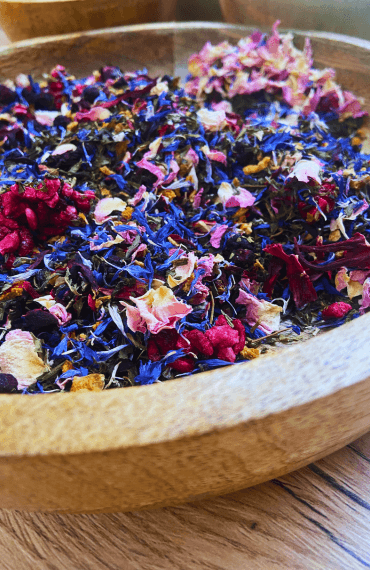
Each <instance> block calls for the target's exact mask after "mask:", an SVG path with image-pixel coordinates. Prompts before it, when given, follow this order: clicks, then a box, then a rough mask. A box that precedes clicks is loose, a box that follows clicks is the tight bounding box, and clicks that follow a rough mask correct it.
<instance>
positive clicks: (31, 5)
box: [0, 0, 177, 42]
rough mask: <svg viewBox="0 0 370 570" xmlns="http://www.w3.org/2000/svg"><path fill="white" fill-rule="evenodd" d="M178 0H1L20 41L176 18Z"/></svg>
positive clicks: (6, 24) (11, 34)
mask: <svg viewBox="0 0 370 570" xmlns="http://www.w3.org/2000/svg"><path fill="white" fill-rule="evenodd" d="M176 4H177V0H0V22H1V26H2V28H3V30H4V32H5V33H6V35H7V36H8V38H9V39H10V40H12V41H13V42H16V41H18V40H25V39H27V38H34V37H38V36H50V35H55V34H68V33H72V32H79V31H83V30H96V29H98V28H109V27H112V26H122V25H127V24H139V23H142V22H162V21H168V20H174V19H175V8H176Z"/></svg>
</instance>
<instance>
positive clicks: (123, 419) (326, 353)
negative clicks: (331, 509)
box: [0, 21, 370, 457]
mask: <svg viewBox="0 0 370 570" xmlns="http://www.w3.org/2000/svg"><path fill="white" fill-rule="evenodd" d="M194 29H196V30H203V31H207V30H212V29H217V30H229V31H235V32H238V33H241V32H243V33H245V34H247V33H249V32H250V31H251V30H253V29H255V28H254V27H251V26H249V27H248V26H243V25H233V24H223V23H217V22H197V21H196V22H184V23H175V22H173V23H160V24H144V25H143V24H139V25H132V26H118V27H115V28H107V29H101V30H93V31H87V32H79V33H73V34H63V35H58V36H48V37H44V38H36V39H30V40H23V41H20V42H16V43H14V44H12V45H10V46H5V47H3V48H1V49H0V56H4V55H7V54H8V53H11V52H14V51H16V50H17V49H19V48H25V47H26V48H27V47H32V46H34V45H36V44H37V45H40V44H48V43H55V42H62V41H66V40H71V39H74V38H81V36H82V37H94V36H100V35H107V34H121V33H122V34H130V33H137V32H141V31H145V32H162V31H169V32H171V31H173V32H182V31H193V30H194ZM290 31H291V32H292V33H293V34H295V35H299V36H301V37H310V38H314V39H321V38H322V39H325V40H330V41H333V42H340V43H345V44H351V45H355V46H357V47H359V48H363V49H365V50H366V51H368V52H369V55H370V41H367V40H363V39H360V38H352V37H350V36H345V35H341V34H334V33H325V32H310V31H309V32H306V31H299V30H290ZM205 39H206V38H205ZM367 330H370V314H368V315H364V316H362V317H361V319H355V320H353V321H352V322H350V323H347V324H346V325H343V326H342V327H340V328H338V329H335V330H333V331H330V332H329V333H327V334H324V335H322V336H319V337H316V338H312V339H310V340H307V341H305V342H303V343H298V344H297V345H295V346H289V347H286V348H285V349H284V350H283V351H282V352H279V353H277V354H275V355H267V356H263V357H261V358H259V359H257V360H254V361H249V362H244V363H240V364H236V365H233V366H228V367H226V368H218V369H216V370H212V371H209V372H203V373H199V374H196V375H192V376H187V377H185V378H179V379H175V380H173V381H170V382H164V383H158V384H155V385H151V386H150V387H148V386H142V387H131V388H126V389H124V390H121V389H116V390H108V391H103V392H102V393H99V394H96V393H83V394H79V393H73V394H72V393H69V394H48V395H44V396H42V395H34V397H28V398H26V397H24V396H23V395H6V394H2V395H0V418H1V421H0V457H20V456H34V455H55V454H58V455H59V454H81V453H91V452H99V451H107V450H114V449H124V448H129V447H134V446H148V445H155V444H158V443H163V442H166V441H173V440H176V439H180V438H190V437H197V436H200V435H205V434H209V433H214V432H218V431H220V430H224V429H228V428H232V427H234V426H236V425H242V424H247V423H248V422H256V421H257V420H259V419H263V418H266V417H267V416H269V415H272V414H278V413H281V412H283V411H287V410H289V409H292V408H296V407H299V406H302V405H305V404H309V403H310V402H314V401H317V400H319V399H323V398H326V397H327V396H330V395H332V394H334V393H336V392H338V391H339V390H343V389H345V388H347V387H349V386H351V385H354V384H356V383H360V382H363V381H367V380H368V379H369V377H370V352H369V351H368V346H367V342H366V338H365V337H366V335H365V334H363V333H364V331H365V332H366V331H367ZM367 352H368V354H367ZM297 379H298V381H297ZM143 410H144V411H145V413H144V414H143V413H142V411H143ZM108 416H109V422H107V421H106V420H107V417H108ZM101 425H104V426H105V431H104V433H101V430H100V428H99V426H101ZM82 426H83V428H82Z"/></svg>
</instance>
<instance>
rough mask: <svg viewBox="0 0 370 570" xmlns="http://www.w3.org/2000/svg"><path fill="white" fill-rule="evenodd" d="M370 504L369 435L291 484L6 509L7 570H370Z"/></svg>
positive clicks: (3, 548) (0, 535) (0, 527)
mask: <svg viewBox="0 0 370 570" xmlns="http://www.w3.org/2000/svg"><path fill="white" fill-rule="evenodd" d="M56 487H58V482H57V480H56ZM369 502H370V434H367V435H366V436H364V437H363V438H361V439H360V440H358V441H356V442H355V443H354V444H352V445H350V446H348V447H346V448H345V449H342V450H341V451H339V452H337V453H335V454H333V455H331V456H329V457H327V458H326V459H323V460H321V461H318V462H317V463H315V464H311V465H309V466H308V467H306V468H304V469H301V470H300V471H297V472H295V473H292V474H290V475H287V476H285V477H283V478H280V479H276V480H273V481H271V482H269V483H265V484H263V485H258V486H256V487H254V488H251V489H245V490H243V491H239V492H237V493H233V494H230V495H226V496H223V497H220V498H217V499H212V500H203V501H199V502H196V503H191V504H188V505H184V506H179V507H171V508H165V509H157V510H152V511H146V512H143V511H141V512H132V513H127V514H123V513H115V514H98V515H60V514H41V513H24V512H23V513H22V512H19V511H18V512H15V511H6V510H3V511H0V558H1V569H2V570H31V569H32V570H36V569H37V570H60V569H61V568H63V569H65V570H102V569H106V570H246V569H249V568H250V569H253V570H287V569H289V570H291V569H292V570H293V569H294V570H363V569H366V568H370V554H369V553H370V548H369V530H370V528H369V527H370V523H369V510H370V504H369Z"/></svg>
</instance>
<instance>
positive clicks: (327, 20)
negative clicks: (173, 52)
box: [220, 0, 370, 40]
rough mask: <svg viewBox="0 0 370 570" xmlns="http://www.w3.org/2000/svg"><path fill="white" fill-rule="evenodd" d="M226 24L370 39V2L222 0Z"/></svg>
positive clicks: (346, 0)
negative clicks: (275, 23)
mask: <svg viewBox="0 0 370 570" xmlns="http://www.w3.org/2000/svg"><path fill="white" fill-rule="evenodd" d="M220 5H221V10H222V14H223V17H224V19H225V21H226V22H229V23H230V24H244V25H245V26H251V25H255V26H258V27H259V28H263V29H269V28H270V27H271V26H272V24H273V23H274V22H275V21H276V20H280V21H281V28H282V29H285V30H315V31H325V32H335V33H337V34H347V35H349V36H357V37H361V38H364V39H367V40H370V4H369V2H368V0H356V2H351V1H350V0H308V1H307V0H220Z"/></svg>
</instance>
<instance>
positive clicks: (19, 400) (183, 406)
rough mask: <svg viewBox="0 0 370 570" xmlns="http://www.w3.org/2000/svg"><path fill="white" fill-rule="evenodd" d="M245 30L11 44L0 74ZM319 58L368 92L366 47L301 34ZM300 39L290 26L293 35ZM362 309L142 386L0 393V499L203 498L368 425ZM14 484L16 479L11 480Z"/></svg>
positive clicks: (161, 28)
mask: <svg viewBox="0 0 370 570" xmlns="http://www.w3.org/2000/svg"><path fill="white" fill-rule="evenodd" d="M249 31H250V30H249V29H248V28H243V27H233V26H224V27H220V26H219V25H214V24H207V25H206V24H199V23H198V24H196V23H190V24H176V25H175V24H173V25H171V24H162V25H157V26H132V27H130V28H116V29H115V30H108V31H104V30H102V31H98V32H86V33H82V34H71V35H69V36H61V37H59V38H50V39H47V38H44V39H42V40H39V41H27V42H21V43H20V44H18V45H15V46H12V47H11V48H6V49H3V50H0V68H1V74H2V75H3V76H4V75H12V76H13V77H14V75H16V74H17V73H20V72H27V71H28V72H29V71H32V72H33V73H34V74H35V75H36V76H37V75H40V74H41V73H42V72H43V71H47V70H48V69H50V67H51V66H52V65H54V64H55V63H63V64H65V65H66V66H67V67H69V69H70V71H71V72H73V73H75V74H76V75H79V74H81V73H88V71H92V69H94V68H96V67H99V65H100V62H105V63H111V64H112V63H113V64H115V65H121V66H122V67H124V68H126V69H127V68H128V66H130V67H129V68H130V69H134V68H136V67H141V66H142V65H145V63H148V53H149V54H150V62H149V63H148V67H149V72H150V73H161V72H162V73H164V72H167V73H179V74H180V75H181V76H184V74H185V73H186V67H185V61H186V59H187V57H188V55H189V53H190V52H191V51H194V50H197V49H199V48H200V47H201V46H202V45H203V43H204V41H206V40H207V39H208V40H210V41H212V42H214V43H216V42H219V41H221V40H222V39H232V40H237V39H238V38H240V37H242V36H245V35H246V34H247V33H248V32H249ZM310 35H311V37H312V41H313V47H314V51H315V46H316V45H317V46H318V47H319V48H320V49H319V50H318V51H319V63H320V65H322V66H325V65H331V64H332V63H333V62H336V63H337V66H338V72H339V76H340V80H341V81H342V82H343V83H344V85H345V86H347V87H348V86H350V87H353V89H354V90H355V91H356V92H357V94H359V95H363V96H364V97H365V99H366V104H367V106H368V108H369V109H370V97H369V92H368V86H369V80H368V77H369V70H370V43H368V42H361V41H360V40H357V41H356V40H353V39H350V38H343V39H340V38H339V37H337V36H331V37H330V38H325V36H324V34H313V33H311V34H310ZM302 37H303V36H302V35H299V34H298V35H297V39H298V41H301V40H302ZM369 328H370V314H368V315H365V316H364V317H361V318H360V319H356V320H354V321H352V322H351V323H350V324H347V325H345V326H343V327H340V328H339V329H336V330H334V331H332V332H330V333H328V334H325V335H323V336H320V337H318V338H315V339H312V340H310V341H308V342H307V343H304V344H303V343H300V344H297V345H296V346H294V347H289V348H286V349H285V350H284V351H283V352H281V353H280V354H277V355H274V356H266V357H261V358H260V359H258V360H255V361H253V362H249V363H242V364H240V365H236V366H233V367H226V368H223V369H218V370H215V371H212V372H208V373H203V374H198V375H195V376H192V377H187V378H185V379H182V380H175V381H171V382H166V383H163V384H156V385H154V386H148V387H140V388H125V389H122V390H110V391H107V392H104V393H102V394H94V393H89V394H78V393H74V394H64V395H61V394H51V395H48V396H46V397H45V396H33V397H30V398H27V397H24V396H14V395H12V396H7V395H2V396H0V504H1V506H3V507H6V508H18V509H29V510H33V511H59V512H104V511H119V510H133V509H138V508H145V507H155V506H159V505H169V504H174V503H178V502H184V501H191V500H194V499H195V498H197V497H198V498H199V497H205V496H207V497H208V496H212V495H215V494H219V493H224V492H229V491H234V490H237V489H240V488H243V487H246V486H248V485H255V484H258V483H261V482H262V481H265V480H267V479H270V478H273V477H278V476H281V475H283V474H284V473H287V472H289V471H291V470H293V469H297V468H299V467H301V466H303V465H306V464H307V463H309V462H311V461H314V460H316V459H318V458H320V457H323V456H324V455H326V454H328V453H331V452H333V451H335V450H337V449H339V448H340V447H342V446H343V445H345V444H347V443H349V442H350V441H353V439H355V438H356V437H358V436H360V435H361V434H363V433H365V432H366V431H367V430H368V429H369V427H370V354H369V350H368V335H367V331H368V330H369ZM15 481H16V484H15Z"/></svg>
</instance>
